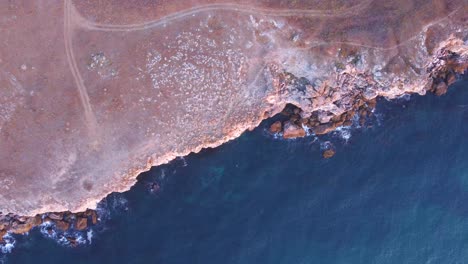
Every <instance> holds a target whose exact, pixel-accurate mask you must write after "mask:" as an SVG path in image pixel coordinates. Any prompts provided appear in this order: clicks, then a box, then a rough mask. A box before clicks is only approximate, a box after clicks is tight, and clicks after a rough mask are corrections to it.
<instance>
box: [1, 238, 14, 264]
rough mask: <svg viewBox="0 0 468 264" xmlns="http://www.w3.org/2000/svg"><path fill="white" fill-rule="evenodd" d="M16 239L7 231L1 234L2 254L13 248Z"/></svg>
mask: <svg viewBox="0 0 468 264" xmlns="http://www.w3.org/2000/svg"><path fill="white" fill-rule="evenodd" d="M15 244H16V240H15V238H14V237H13V236H12V235H11V234H9V233H7V234H5V235H4V236H3V243H2V244H0V252H1V253H3V254H7V253H11V251H12V250H13V248H15ZM0 261H1V262H0V263H3V260H0Z"/></svg>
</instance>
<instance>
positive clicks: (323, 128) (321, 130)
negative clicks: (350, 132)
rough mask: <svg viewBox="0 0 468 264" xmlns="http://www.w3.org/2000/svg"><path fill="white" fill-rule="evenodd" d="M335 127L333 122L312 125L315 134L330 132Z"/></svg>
mask: <svg viewBox="0 0 468 264" xmlns="http://www.w3.org/2000/svg"><path fill="white" fill-rule="evenodd" d="M335 129H336V127H335V126H334V125H333V124H323V125H319V126H316V127H313V128H312V131H314V134H316V135H324V134H328V133H330V132H332V131H333V130H335Z"/></svg>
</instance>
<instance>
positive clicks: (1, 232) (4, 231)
mask: <svg viewBox="0 0 468 264" xmlns="http://www.w3.org/2000/svg"><path fill="white" fill-rule="evenodd" d="M6 233H7V231H6V230H0V243H2V242H3V236H5V235H6Z"/></svg>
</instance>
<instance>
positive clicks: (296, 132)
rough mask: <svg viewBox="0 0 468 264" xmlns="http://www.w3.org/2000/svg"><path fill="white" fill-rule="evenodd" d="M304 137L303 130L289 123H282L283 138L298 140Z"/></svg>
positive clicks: (304, 132)
mask: <svg viewBox="0 0 468 264" xmlns="http://www.w3.org/2000/svg"><path fill="white" fill-rule="evenodd" d="M305 136H306V131H305V130H304V128H302V127H300V126H298V125H296V124H293V123H291V122H289V121H287V122H285V123H284V130H283V138H298V137H305Z"/></svg>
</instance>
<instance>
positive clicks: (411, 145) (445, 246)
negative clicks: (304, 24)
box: [0, 80, 468, 264]
mask: <svg viewBox="0 0 468 264" xmlns="http://www.w3.org/2000/svg"><path fill="white" fill-rule="evenodd" d="M376 115H377V116H378V117H377V118H376V119H375V120H374V121H373V122H372V126H371V127H368V128H352V129H344V130H342V131H341V132H337V133H333V134H332V135H328V136H324V137H320V138H314V137H307V138H304V139H298V140H287V141H286V140H279V139H275V138H273V137H271V136H269V135H268V134H267V133H266V132H265V130H266V128H267V127H268V124H269V123H271V121H272V120H269V121H266V122H264V123H263V124H262V125H261V126H260V127H259V128H257V129H256V130H254V131H252V132H247V133H245V134H244V135H243V136H241V137H240V138H239V139H237V140H234V141H232V142H230V143H228V144H225V145H223V146H221V147H219V148H216V149H209V150H205V151H202V152H201V153H199V154H192V155H189V156H188V157H186V158H184V159H178V160H175V161H174V162H171V163H170V164H168V165H164V166H160V167H155V168H153V169H152V170H151V171H149V172H147V173H144V174H143V175H141V176H140V181H139V182H138V184H137V185H136V186H134V187H133V188H132V190H131V191H129V192H127V193H124V194H113V195H111V196H110V197H109V198H107V199H106V200H105V201H104V202H102V204H101V205H100V212H101V215H102V218H103V219H104V221H103V223H102V224H100V225H98V226H96V227H93V228H92V231H88V233H83V234H82V237H83V238H82V242H83V244H82V245H80V246H78V247H75V248H72V247H68V246H64V245H62V244H63V243H62V244H61V243H60V242H57V239H54V238H50V237H48V236H46V235H44V234H43V233H41V231H40V229H35V230H34V231H32V232H31V233H30V234H29V235H28V236H15V237H14V240H15V241H14V248H13V249H12V250H11V252H10V253H8V254H2V253H0V254H1V255H2V257H1V260H2V261H3V262H5V263H164V264H171V263H173V264H187V263H193V264H195V263H203V264H219V263H226V264H231V263H232V264H234V263H267V264H269V263H285V264H306V263H307V264H309V263H319V264H327V263H334V264H335V263H343V264H345V263H346V264H355V263H356V264H357V263H359V264H361V263H378V264H386V263H389V264H395V263H443V264H450V263H467V262H468V138H467V136H468V80H464V81H460V82H458V83H456V84H455V85H454V87H452V88H451V89H450V90H449V93H448V94H447V95H444V96H442V97H435V96H433V95H427V96H424V97H421V96H412V97H411V100H409V101H407V100H406V99H400V100H397V101H395V102H387V101H385V100H381V101H380V102H379V104H378V106H377V110H376ZM327 141H329V142H330V143H331V144H333V145H334V147H335V149H336V152H337V154H336V156H335V157H333V158H332V159H329V160H325V159H322V158H321V150H320V149H321V147H323V146H324V145H325V144H328V143H326V142H327ZM151 186H152V189H153V191H151ZM62 242H63V241H62ZM12 243H13V242H12Z"/></svg>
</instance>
